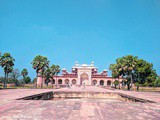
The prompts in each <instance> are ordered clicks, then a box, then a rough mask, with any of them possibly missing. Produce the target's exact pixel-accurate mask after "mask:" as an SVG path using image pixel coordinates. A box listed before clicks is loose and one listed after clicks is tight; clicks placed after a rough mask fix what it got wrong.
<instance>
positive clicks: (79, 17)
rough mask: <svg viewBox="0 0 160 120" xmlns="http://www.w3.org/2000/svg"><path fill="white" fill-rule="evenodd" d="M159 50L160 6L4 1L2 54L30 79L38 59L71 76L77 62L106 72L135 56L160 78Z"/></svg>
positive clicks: (109, 0) (157, 2)
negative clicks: (45, 59)
mask: <svg viewBox="0 0 160 120" xmlns="http://www.w3.org/2000/svg"><path fill="white" fill-rule="evenodd" d="M159 45H160V0H0V51H1V52H2V53H4V52H10V53H11V55H12V56H13V57H14V58H15V59H16V62H15V66H14V68H19V69H20V70H22V69H23V68H27V69H28V70H29V75H30V76H31V77H32V78H34V77H35V75H36V74H35V70H33V69H32V66H31V61H32V60H33V58H34V57H35V56H36V55H39V54H40V55H43V56H47V57H48V59H49V60H50V61H51V62H50V64H59V65H60V66H61V68H66V69H68V70H69V71H70V68H71V67H72V66H73V65H74V63H75V61H76V60H77V61H78V62H79V63H87V64H90V63H91V61H94V62H95V66H97V67H98V68H99V71H102V70H103V69H104V68H105V69H108V67H109V65H110V64H111V63H114V62H115V59H116V58H118V57H122V56H125V55H129V54H132V55H135V56H138V57H139V58H143V59H145V60H147V61H149V62H151V63H153V65H154V68H155V69H156V71H157V73H158V74H160V54H159V53H160V47H159ZM0 75H1V76H2V75H3V71H2V69H1V68H0Z"/></svg>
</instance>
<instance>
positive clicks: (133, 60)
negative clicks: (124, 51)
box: [123, 55, 138, 90]
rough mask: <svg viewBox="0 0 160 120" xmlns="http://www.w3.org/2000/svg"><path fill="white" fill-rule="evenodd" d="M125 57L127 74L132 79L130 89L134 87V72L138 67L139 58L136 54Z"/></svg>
mask: <svg viewBox="0 0 160 120" xmlns="http://www.w3.org/2000/svg"><path fill="white" fill-rule="evenodd" d="M123 59H124V67H125V68H126V74H127V76H128V77H129V78H130V80H131V82H130V84H129V83H128V90H129V89H130V88H132V84H133V74H134V72H135V69H136V64H137V61H138V58H137V57H136V56H132V55H128V56H125V57H123Z"/></svg>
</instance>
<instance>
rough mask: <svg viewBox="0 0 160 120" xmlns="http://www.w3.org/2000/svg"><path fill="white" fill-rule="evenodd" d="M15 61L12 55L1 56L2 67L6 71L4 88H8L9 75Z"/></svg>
mask: <svg viewBox="0 0 160 120" xmlns="http://www.w3.org/2000/svg"><path fill="white" fill-rule="evenodd" d="M14 61H15V59H14V58H13V57H12V56H11V55H10V53H4V54H3V55H0V65H1V66H2V68H3V69H4V73H5V79H4V86H3V87H4V88H6V87H7V81H8V74H9V73H11V72H12V70H13V66H14Z"/></svg>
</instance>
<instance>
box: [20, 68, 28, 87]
mask: <svg viewBox="0 0 160 120" xmlns="http://www.w3.org/2000/svg"><path fill="white" fill-rule="evenodd" d="M21 75H22V76H23V84H25V81H24V78H25V77H26V76H27V75H28V71H27V69H26V68H24V69H23V70H22V71H21ZM23 86H24V85H23Z"/></svg>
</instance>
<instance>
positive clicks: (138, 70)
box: [110, 55, 157, 90]
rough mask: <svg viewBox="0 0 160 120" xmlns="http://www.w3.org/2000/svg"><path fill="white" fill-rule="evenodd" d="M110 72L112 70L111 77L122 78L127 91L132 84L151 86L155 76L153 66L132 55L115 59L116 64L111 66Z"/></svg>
mask: <svg viewBox="0 0 160 120" xmlns="http://www.w3.org/2000/svg"><path fill="white" fill-rule="evenodd" d="M110 70H112V77H114V78H116V77H117V78H119V76H122V79H123V81H124V78H125V81H124V82H125V83H126V84H127V87H128V90H130V88H131V87H132V84H133V83H136V84H139V85H140V84H143V85H147V86H153V85H154V81H155V79H156V76H157V74H156V71H155V70H154V69H153V64H151V63H149V62H147V61H145V60H143V59H138V57H136V56H132V55H127V56H124V57H122V58H118V59H116V64H111V65H110ZM138 88H139V87H138Z"/></svg>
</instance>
